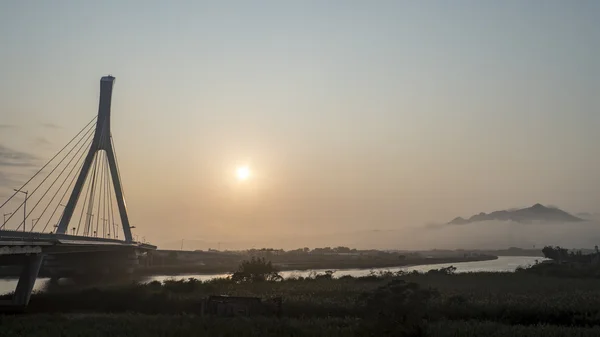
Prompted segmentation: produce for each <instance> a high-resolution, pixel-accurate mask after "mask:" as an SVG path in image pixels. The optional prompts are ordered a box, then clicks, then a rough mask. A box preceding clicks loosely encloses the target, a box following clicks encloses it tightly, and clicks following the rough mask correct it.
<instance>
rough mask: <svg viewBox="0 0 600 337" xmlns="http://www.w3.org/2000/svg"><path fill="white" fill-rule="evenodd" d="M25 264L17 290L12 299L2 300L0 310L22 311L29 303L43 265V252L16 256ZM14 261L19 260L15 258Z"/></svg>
mask: <svg viewBox="0 0 600 337" xmlns="http://www.w3.org/2000/svg"><path fill="white" fill-rule="evenodd" d="M15 258H16V259H18V260H20V261H19V262H21V263H20V264H21V265H22V266H23V268H22V269H21V274H20V276H19V281H18V283H17V287H16V289H15V292H14V294H13V296H12V299H10V300H2V301H0V311H20V310H24V309H25V308H26V307H27V305H28V304H29V299H30V298H31V293H32V292H33V287H34V285H35V281H36V280H37V277H38V274H39V272H40V269H41V267H42V262H43V260H44V255H43V254H28V255H21V256H15ZM14 262H17V260H15V261H14Z"/></svg>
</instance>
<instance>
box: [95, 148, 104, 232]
mask: <svg viewBox="0 0 600 337" xmlns="http://www.w3.org/2000/svg"><path fill="white" fill-rule="evenodd" d="M98 154H102V152H99V153H98ZM105 157H106V154H104V155H103V156H99V157H98V160H99V165H100V169H99V173H100V174H98V207H97V208H96V231H95V233H96V234H95V236H96V237H98V236H100V231H99V229H98V225H99V224H100V201H101V200H102V186H104V185H103V179H104V166H105V165H104V159H106V158H105ZM95 197H96V195H95V194H94V198H95ZM92 207H93V206H92ZM93 226H94V220H93V219H92V227H93Z"/></svg>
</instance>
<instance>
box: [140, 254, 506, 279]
mask: <svg viewBox="0 0 600 337" xmlns="http://www.w3.org/2000/svg"><path fill="white" fill-rule="evenodd" d="M497 259H498V257H497V256H494V255H479V256H467V257H459V256H457V257H445V258H413V259H407V260H404V261H398V260H389V259H381V260H377V259H368V260H353V259H336V260H323V261H319V260H316V259H315V260H312V261H299V262H285V261H281V262H274V263H273V265H274V266H275V267H276V268H277V269H278V270H280V271H296V270H298V271H305V270H322V269H331V270H345V269H365V270H369V269H379V268H402V267H411V266H420V265H434V264H445V263H464V262H476V261H490V260H497ZM237 266H238V262H236V263H235V264H234V263H231V264H219V265H170V266H169V265H162V266H148V267H140V268H138V269H137V270H136V271H135V275H136V276H140V277H141V276H144V277H149V276H156V275H171V276H177V275H190V274H195V275H203V274H227V273H232V272H234V271H235V270H236V268H237Z"/></svg>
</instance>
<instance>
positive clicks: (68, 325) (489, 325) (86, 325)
mask: <svg viewBox="0 0 600 337" xmlns="http://www.w3.org/2000/svg"><path fill="white" fill-rule="evenodd" d="M0 326H1V328H0V336H2V337H4V336H6V337H9V336H10V337H12V336H36V337H49V336H81V337H88V336H90V337H92V336H93V337H96V336H114V337H119V336H127V337H137V336H139V337H153V336H211V337H222V336H227V337H229V336H231V337H234V336H241V337H244V336H278V337H279V336H296V337H304V336H306V337H309V336H310V337H313V336H315V337H316V336H333V337H334V336H348V337H352V336H400V337H401V336H406V337H408V336H439V337H446V336H448V337H450V336H466V337H471V336H473V337H475V336H496V337H505V336H506V337H508V336H530V337H538V336H539V337H542V336H543V337H559V336H581V337H588V336H589V337H591V336H600V330H599V329H597V328H569V327H557V326H550V325H536V326H522V325H516V326H511V325H506V324H500V323H495V322H475V321H440V322H433V323H430V324H427V325H425V326H424V327H423V329H420V330H416V331H415V330H411V331H406V330H402V329H401V328H398V329H388V328H385V327H384V328H378V327H377V326H375V325H373V324H365V322H363V321H361V320H360V319H356V318H321V319H276V318H268V317H254V318H243V317H238V318H216V317H213V318H207V317H198V316H194V315H140V314H85V315H82V314H60V315H30V316H17V317H0Z"/></svg>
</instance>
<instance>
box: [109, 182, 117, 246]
mask: <svg viewBox="0 0 600 337" xmlns="http://www.w3.org/2000/svg"><path fill="white" fill-rule="evenodd" d="M111 181H112V179H111ZM112 183H113V185H114V181H112ZM113 188H114V186H113ZM108 198H109V200H110V202H109V205H110V217H111V219H112V225H113V235H114V237H115V238H116V239H118V238H119V232H117V229H116V228H117V227H116V226H115V213H114V211H113V190H112V189H110V185H109V189H108Z"/></svg>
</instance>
